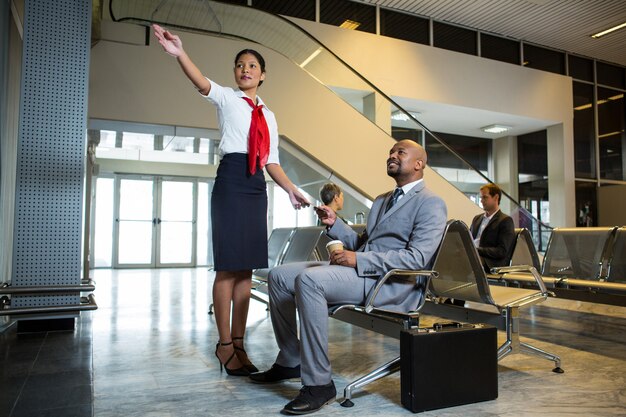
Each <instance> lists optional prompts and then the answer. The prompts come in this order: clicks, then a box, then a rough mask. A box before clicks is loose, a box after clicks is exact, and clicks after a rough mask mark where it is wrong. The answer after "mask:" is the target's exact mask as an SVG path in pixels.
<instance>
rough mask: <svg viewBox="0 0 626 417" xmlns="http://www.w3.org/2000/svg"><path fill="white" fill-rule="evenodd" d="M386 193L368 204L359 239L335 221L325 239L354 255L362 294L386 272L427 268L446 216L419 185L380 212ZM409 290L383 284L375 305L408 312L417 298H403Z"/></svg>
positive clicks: (442, 207) (439, 203)
mask: <svg viewBox="0 0 626 417" xmlns="http://www.w3.org/2000/svg"><path fill="white" fill-rule="evenodd" d="M391 194H392V193H391V192H388V193H386V194H382V195H380V196H378V197H377V198H376V200H374V204H373V205H372V209H371V210H370V214H369V216H368V218H367V228H366V230H365V232H363V233H362V234H361V235H358V234H357V233H356V232H354V231H353V230H352V229H351V228H350V227H349V226H347V225H346V224H344V223H343V222H335V224H334V225H333V226H332V227H331V228H330V229H329V230H328V235H329V236H330V237H331V238H333V239H339V240H341V241H342V242H343V243H344V245H345V247H346V249H348V250H353V251H356V252H357V253H356V261H357V266H356V270H357V274H358V275H359V276H361V277H363V278H364V291H365V294H366V295H367V294H368V293H369V292H370V290H371V289H372V288H373V286H374V285H375V284H376V278H378V277H381V276H383V275H384V274H386V273H387V272H388V271H390V270H391V269H396V268H397V269H413V270H415V269H428V268H430V267H431V265H432V261H433V259H432V258H433V254H434V253H435V251H436V250H437V248H438V247H439V244H440V242H441V238H442V235H443V231H444V228H445V225H446V221H447V217H448V216H447V208H446V204H445V203H444V201H443V200H442V199H441V198H440V197H439V196H437V195H435V194H434V193H433V192H431V191H430V190H428V189H427V188H425V184H424V181H422V182H420V183H418V184H417V185H416V186H415V187H413V188H412V189H411V190H410V191H409V192H408V193H407V194H406V195H405V196H404V197H402V198H401V199H400V200H399V201H398V202H397V203H396V204H395V205H394V206H393V207H392V208H391V209H390V210H389V211H388V212H387V213H385V212H384V211H385V207H386V206H387V202H388V201H389V199H390V198H391ZM367 278H373V279H367ZM412 288H413V286H408V285H407V284H406V283H405V282H401V281H393V282H389V283H388V284H386V285H384V286H383V288H382V289H381V291H380V292H379V294H378V297H377V299H376V300H377V302H376V306H377V307H381V308H386V309H391V310H398V311H409V310H413V309H415V308H416V307H417V305H418V303H419V301H420V300H419V299H416V297H409V295H410V294H411V290H412Z"/></svg>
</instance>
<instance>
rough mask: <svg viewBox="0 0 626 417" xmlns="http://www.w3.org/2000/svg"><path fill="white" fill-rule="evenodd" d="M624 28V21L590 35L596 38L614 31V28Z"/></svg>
mask: <svg viewBox="0 0 626 417" xmlns="http://www.w3.org/2000/svg"><path fill="white" fill-rule="evenodd" d="M623 28H626V22H624V23H621V24H619V25H617V26H613V27H612V28H608V29H607V30H603V31H602V32H598V33H594V34H593V35H591V37H592V38H595V39H598V38H600V37H602V36H604V35H608V34H609V33H611V32H615V31H616V30H620V29H623Z"/></svg>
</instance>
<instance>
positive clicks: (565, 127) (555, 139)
mask: <svg viewBox="0 0 626 417" xmlns="http://www.w3.org/2000/svg"><path fill="white" fill-rule="evenodd" d="M547 134H548V140H547V142H548V192H549V194H550V197H549V201H550V226H552V227H576V187H575V184H574V140H573V124H572V123H571V122H569V123H562V124H558V125H554V126H550V127H548V129H547Z"/></svg>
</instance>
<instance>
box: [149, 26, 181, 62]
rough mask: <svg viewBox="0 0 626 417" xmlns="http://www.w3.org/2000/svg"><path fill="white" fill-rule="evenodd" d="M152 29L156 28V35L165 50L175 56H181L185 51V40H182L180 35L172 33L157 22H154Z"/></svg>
mask: <svg viewBox="0 0 626 417" xmlns="http://www.w3.org/2000/svg"><path fill="white" fill-rule="evenodd" d="M152 29H154V35H155V36H156V37H157V39H158V40H159V43H160V44H161V46H162V47H163V50H164V51H165V52H167V53H168V54H170V55H172V56H174V57H179V56H181V55H182V54H183V53H184V50H183V41H181V40H180V38H179V37H178V35H174V34H172V33H170V32H169V31H167V30H165V29H163V28H162V27H161V26H159V25H157V24H153V25H152Z"/></svg>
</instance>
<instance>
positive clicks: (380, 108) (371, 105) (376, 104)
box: [363, 92, 391, 135]
mask: <svg viewBox="0 0 626 417" xmlns="http://www.w3.org/2000/svg"><path fill="white" fill-rule="evenodd" d="M363 114H364V115H365V117H367V118H368V119H370V120H371V121H372V122H373V123H375V124H376V125H378V127H380V128H381V129H382V130H383V131H385V132H386V133H387V134H388V135H391V103H389V102H388V101H387V100H386V99H385V98H384V97H382V96H381V95H380V94H378V93H376V92H374V93H372V94H370V95H367V96H365V97H364V98H363Z"/></svg>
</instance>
